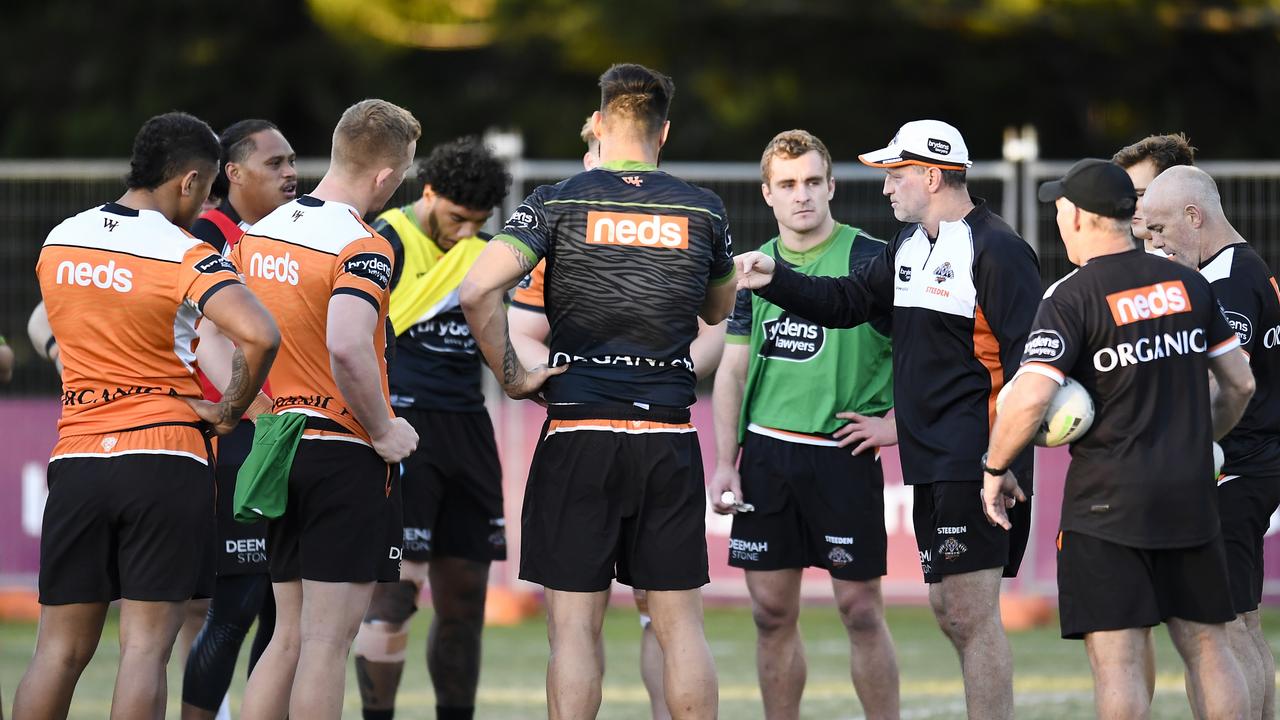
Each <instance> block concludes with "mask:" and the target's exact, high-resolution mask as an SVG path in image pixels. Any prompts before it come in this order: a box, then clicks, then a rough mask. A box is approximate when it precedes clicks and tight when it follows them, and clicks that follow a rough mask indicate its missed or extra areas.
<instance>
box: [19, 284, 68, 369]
mask: <svg viewBox="0 0 1280 720" xmlns="http://www.w3.org/2000/svg"><path fill="white" fill-rule="evenodd" d="M27 337H28V338H30V339H31V347H33V348H35V349H36V354H37V355H39V356H40V357H42V358H44V359H45V360H48V361H49V362H51V363H53V364H54V366H56V367H57V368H58V372H59V373H61V372H62V357H61V356H62V351H61V348H59V347H58V341H57V339H56V338H54V337H53V328H51V327H49V313H48V311H46V310H45V308H44V302H41V303H40V304H39V305H36V307H35V309H34V310H32V311H31V317H30V318H28V319H27Z"/></svg>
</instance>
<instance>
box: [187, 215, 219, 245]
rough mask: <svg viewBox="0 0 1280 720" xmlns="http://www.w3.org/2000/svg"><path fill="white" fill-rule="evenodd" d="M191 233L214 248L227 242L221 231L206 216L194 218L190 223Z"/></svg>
mask: <svg viewBox="0 0 1280 720" xmlns="http://www.w3.org/2000/svg"><path fill="white" fill-rule="evenodd" d="M191 234H192V235H195V236H196V237H198V238H200V239H201V240H203V241H205V242H207V243H209V244H210V245H212V246H213V247H215V248H221V247H225V246H226V244H227V239H226V238H224V237H222V231H221V230H219V229H218V226H217V225H215V224H213V221H212V220H209V219H208V218H203V217H200V218H196V221H195V222H194V223H192V224H191Z"/></svg>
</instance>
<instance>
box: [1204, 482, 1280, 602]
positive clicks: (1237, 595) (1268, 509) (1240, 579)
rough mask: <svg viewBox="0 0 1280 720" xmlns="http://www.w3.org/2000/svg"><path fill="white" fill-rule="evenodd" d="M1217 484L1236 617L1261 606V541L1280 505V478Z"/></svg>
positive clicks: (1228, 573) (1219, 512)
mask: <svg viewBox="0 0 1280 720" xmlns="http://www.w3.org/2000/svg"><path fill="white" fill-rule="evenodd" d="M1227 477H1228V478H1230V479H1228V480H1225V481H1223V482H1220V483H1218V516H1219V517H1220V518H1221V519H1222V542H1223V544H1224V545H1225V546H1226V552H1227V576H1228V577H1229V578H1230V587H1231V604H1232V606H1234V607H1235V611H1236V614H1237V615H1239V614H1241V613H1247V612H1252V611H1254V610H1257V609H1258V604H1259V603H1260V602H1262V569H1263V568H1262V538H1263V536H1264V535H1266V533H1267V528H1268V527H1270V526H1271V514H1272V513H1274V512H1275V510H1276V507H1277V506H1278V505H1280V477H1277V476H1271V477H1262V476H1254V477H1240V476H1227Z"/></svg>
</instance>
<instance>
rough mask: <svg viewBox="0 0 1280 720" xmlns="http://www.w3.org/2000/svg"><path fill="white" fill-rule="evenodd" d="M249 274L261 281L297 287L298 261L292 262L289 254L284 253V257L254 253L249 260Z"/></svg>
mask: <svg viewBox="0 0 1280 720" xmlns="http://www.w3.org/2000/svg"><path fill="white" fill-rule="evenodd" d="M249 274H250V275H252V276H254V277H260V278H262V279H263V280H275V281H276V282H282V283H283V282H287V283H289V284H290V285H297V284H298V261H297V260H294V259H293V258H292V257H291V256H290V255H289V253H285V254H284V257H276V256H275V255H263V254H262V253H254V254H253V257H252V258H249Z"/></svg>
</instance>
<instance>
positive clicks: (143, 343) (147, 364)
mask: <svg viewBox="0 0 1280 720" xmlns="http://www.w3.org/2000/svg"><path fill="white" fill-rule="evenodd" d="M36 274H37V276H38V277H39V279H40V293H41V295H42V296H43V297H44V302H45V308H46V309H47V310H48V312H49V325H50V326H51V327H52V328H53V334H54V336H55V337H57V338H58V347H59V348H60V349H61V353H62V364H63V371H62V419H61V420H59V421H58V434H59V437H62V438H65V437H69V436H77V435H93V434H100V433H111V432H116V431H121V430H128V429H131V428H138V427H142V426H148V425H154V424H160V423H197V422H199V420H200V418H199V417H197V416H196V414H195V412H194V411H193V410H192V409H191V408H190V406H188V405H187V403H186V402H185V401H184V400H182V398H184V397H189V398H199V397H200V396H201V393H200V383H199V382H197V380H196V376H195V371H194V370H193V366H194V364H195V353H194V352H193V349H194V347H195V338H196V331H195V321H196V319H197V318H199V317H200V311H201V309H202V308H203V307H204V304H205V302H206V301H207V300H208V299H209V298H210V297H212V296H213V294H214V293H216V292H217V291H218V290H220V289H222V288H223V287H226V286H227V285H231V284H238V283H239V282H240V280H239V278H238V277H237V276H236V273H235V268H234V267H233V266H232V265H231V264H230V263H229V262H227V261H226V259H225V258H223V257H222V255H221V254H219V253H218V251H217V250H215V249H214V248H213V246H211V245H209V244H208V243H205V242H202V241H201V240H199V239H197V238H196V237H194V236H192V235H191V234H189V233H187V232H186V231H184V230H182V229H181V228H179V227H178V226H176V225H174V224H173V223H171V222H169V221H168V220H167V219H165V217H164V216H163V215H161V214H160V213H158V212H155V211H153V210H134V209H131V208H127V207H124V206H123V205H119V204H117V203H107V204H106V205H103V206H101V207H97V208H93V209H91V210H86V211H84V212H82V213H80V214H79V215H76V216H74V217H71V218H68V219H66V220H64V221H63V222H62V223H61V224H59V225H58V226H57V227H56V228H54V229H53V231H52V232H50V233H49V237H48V238H47V239H46V240H45V242H44V248H43V249H42V250H41V251H40V259H39V261H38V262H37V263H36Z"/></svg>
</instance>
